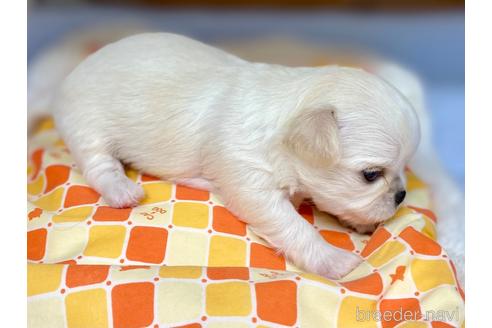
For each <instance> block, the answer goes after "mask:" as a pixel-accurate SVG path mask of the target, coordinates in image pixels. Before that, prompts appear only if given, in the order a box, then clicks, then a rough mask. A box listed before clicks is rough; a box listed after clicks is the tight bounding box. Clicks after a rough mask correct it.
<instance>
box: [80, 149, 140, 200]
mask: <svg viewBox="0 0 492 328" xmlns="http://www.w3.org/2000/svg"><path fill="white" fill-rule="evenodd" d="M76 157H77V156H76ZM78 162H79V163H80V164H81V165H80V166H81V169H82V171H83V174H84V177H85V179H86V180H87V182H88V183H89V185H90V186H92V187H93V188H94V189H96V191H97V192H99V193H100V194H101V195H102V197H103V199H104V200H105V201H106V202H107V203H108V205H109V206H111V207H115V208H123V207H133V206H136V205H138V202H139V200H140V199H142V198H143V197H144V191H143V188H142V187H141V186H140V185H138V184H136V183H135V182H133V181H131V180H130V179H129V178H128V177H127V176H126V175H125V170H124V169H123V165H122V164H121V162H120V161H118V160H117V159H115V158H114V157H112V156H111V155H108V154H90V155H89V156H88V154H85V156H84V158H83V160H81V161H78Z"/></svg>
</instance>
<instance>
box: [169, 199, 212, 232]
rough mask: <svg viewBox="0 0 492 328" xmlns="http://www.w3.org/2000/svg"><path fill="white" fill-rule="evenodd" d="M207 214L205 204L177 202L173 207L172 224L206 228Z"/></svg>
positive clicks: (207, 210)
mask: <svg viewBox="0 0 492 328" xmlns="http://www.w3.org/2000/svg"><path fill="white" fill-rule="evenodd" d="M208 213H209V209H208V206H207V205H205V204H200V203H190V202H179V203H176V204H175V205H174V214H173V224H175V225H177V226H180V227H190V228H200V229H204V228H206V227H207V226H208Z"/></svg>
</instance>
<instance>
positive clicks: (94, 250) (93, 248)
mask: <svg viewBox="0 0 492 328" xmlns="http://www.w3.org/2000/svg"><path fill="white" fill-rule="evenodd" d="M125 234H126V229H125V227H122V226H116V225H115V226H105V225H104V226H94V227H91V229H90V230H89V242H88V243H87V247H86V249H85V251H84V255H86V256H97V257H109V258H117V257H118V256H120V254H121V250H122V249H123V242H124V241H125Z"/></svg>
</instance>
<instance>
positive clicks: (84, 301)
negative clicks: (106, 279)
mask: <svg viewBox="0 0 492 328" xmlns="http://www.w3.org/2000/svg"><path fill="white" fill-rule="evenodd" d="M65 307H66V314H67V325H68V327H69V328H72V327H73V328H76V327H80V328H82V327H91V328H99V327H101V328H106V327H108V317H107V312H108V310H107V302H106V291H105V290H104V289H102V288H98V289H91V290H85V291H81V292H75V293H71V294H69V295H67V297H66V298H65Z"/></svg>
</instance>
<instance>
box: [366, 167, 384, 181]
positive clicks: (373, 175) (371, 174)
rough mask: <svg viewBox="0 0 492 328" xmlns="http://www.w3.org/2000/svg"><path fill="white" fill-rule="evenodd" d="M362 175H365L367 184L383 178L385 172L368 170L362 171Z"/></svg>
mask: <svg viewBox="0 0 492 328" xmlns="http://www.w3.org/2000/svg"><path fill="white" fill-rule="evenodd" d="M362 174H363V175H364V179H366V181H367V182H374V181H376V180H377V179H378V178H379V177H381V176H383V170H381V169H367V170H364V171H362Z"/></svg>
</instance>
